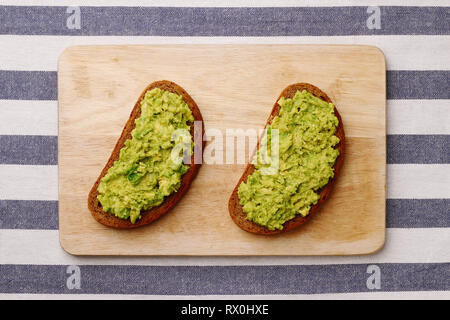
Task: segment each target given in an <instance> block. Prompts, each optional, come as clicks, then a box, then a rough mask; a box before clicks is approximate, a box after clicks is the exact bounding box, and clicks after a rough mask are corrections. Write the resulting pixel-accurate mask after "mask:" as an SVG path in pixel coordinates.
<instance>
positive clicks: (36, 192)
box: [0, 165, 58, 200]
mask: <svg viewBox="0 0 450 320" xmlns="http://www.w3.org/2000/svg"><path fill="white" fill-rule="evenodd" d="M0 181H1V183H0V199H6V200H58V167H57V166H34V165H33V166H31V165H30V166H26V165H0Z"/></svg>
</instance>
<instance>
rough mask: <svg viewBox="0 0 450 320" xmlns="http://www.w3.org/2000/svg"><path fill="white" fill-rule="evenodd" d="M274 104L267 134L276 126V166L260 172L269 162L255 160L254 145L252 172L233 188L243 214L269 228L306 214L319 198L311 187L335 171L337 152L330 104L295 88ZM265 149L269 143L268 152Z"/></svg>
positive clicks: (256, 158)
mask: <svg viewBox="0 0 450 320" xmlns="http://www.w3.org/2000/svg"><path fill="white" fill-rule="evenodd" d="M278 104H279V105H280V107H281V110H280V112H279V115H278V116H276V117H274V118H273V120H272V123H271V125H269V126H267V133H268V134H266V136H268V135H269V134H270V132H271V130H273V129H278V135H279V137H278V139H279V140H278V141H279V146H278V154H279V159H278V166H279V168H278V171H277V172H276V173H274V174H264V171H263V169H264V168H266V167H267V166H270V165H271V163H270V161H269V163H268V162H267V161H259V160H258V159H260V153H261V152H262V151H261V150H258V152H257V154H256V157H255V158H254V160H253V162H252V163H253V164H254V166H255V171H254V172H253V173H252V174H251V175H250V176H248V179H247V182H246V183H245V182H242V183H241V184H240V185H239V188H238V196H239V202H240V204H241V205H242V207H243V211H244V212H245V213H246V214H247V219H248V220H250V221H253V222H255V223H257V224H259V225H262V226H265V227H267V228H268V229H270V230H275V229H278V230H281V229H283V223H285V222H286V221H288V220H290V219H292V218H294V217H295V216H296V215H298V214H300V215H302V216H303V217H304V216H306V215H308V213H309V211H310V209H311V207H312V206H313V205H314V204H316V203H317V201H318V200H319V194H318V193H316V191H317V190H318V189H320V188H321V187H323V186H325V185H326V184H327V183H328V181H329V179H330V178H332V177H333V176H334V171H333V165H334V163H335V161H336V158H337V157H338V156H339V151H338V150H336V149H334V148H333V147H334V146H335V145H336V144H338V143H339V138H338V137H337V136H335V132H336V128H337V126H338V124H339V123H338V119H337V117H336V116H335V114H334V106H333V104H331V103H327V102H325V101H323V100H321V99H319V98H317V97H315V96H313V95H312V94H311V93H309V92H307V91H305V90H304V91H302V92H300V91H297V92H296V94H295V96H294V98H292V99H285V98H281V99H280V100H279V101H278ZM268 139H270V136H269V138H268ZM263 141H264V139H263ZM263 143H264V142H263ZM269 148H270V143H269V142H268V147H267V149H268V150H269V152H270V149H269ZM260 149H261V148H260Z"/></svg>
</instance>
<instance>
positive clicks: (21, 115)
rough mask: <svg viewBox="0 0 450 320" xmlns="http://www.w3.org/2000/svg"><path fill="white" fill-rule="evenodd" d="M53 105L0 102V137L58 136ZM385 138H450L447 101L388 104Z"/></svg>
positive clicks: (449, 105) (404, 101)
mask: <svg viewBox="0 0 450 320" xmlns="http://www.w3.org/2000/svg"><path fill="white" fill-rule="evenodd" d="M57 109H58V107H57V102H56V101H36V100H0V135H50V136H53V135H57V134H58V110H57ZM387 119H388V120H387V132H388V134H450V100H388V102H387Z"/></svg>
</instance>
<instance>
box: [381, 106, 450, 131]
mask: <svg viewBox="0 0 450 320" xmlns="http://www.w3.org/2000/svg"><path fill="white" fill-rule="evenodd" d="M387 133H388V134H450V100H388V103H387Z"/></svg>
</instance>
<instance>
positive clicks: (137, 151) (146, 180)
mask: <svg viewBox="0 0 450 320" xmlns="http://www.w3.org/2000/svg"><path fill="white" fill-rule="evenodd" d="M193 121H194V117H193V115H192V112H191V110H190V109H189V106H188V105H187V104H186V102H184V100H183V98H182V97H181V96H179V95H177V94H174V93H171V92H169V91H164V90H161V89H159V88H155V89H152V90H149V91H147V92H146V93H145V96H144V98H143V99H142V101H141V115H140V116H139V118H137V119H136V120H135V124H136V126H135V128H134V129H133V131H132V132H131V136H132V138H131V139H128V140H127V141H126V142H125V145H124V147H123V148H122V149H121V150H120V156H119V160H118V161H115V162H114V165H113V166H112V167H111V168H109V170H108V172H107V173H106V175H105V176H104V177H103V178H102V179H101V180H100V183H99V185H98V188H97V190H98V193H99V194H98V196H97V199H98V201H100V203H101V205H102V207H103V210H104V211H106V212H109V213H111V214H114V215H115V216H117V217H119V218H121V219H130V221H131V222H132V223H135V222H136V220H138V219H139V218H140V217H141V211H145V210H148V209H150V208H152V207H156V206H158V205H160V204H161V203H162V202H163V201H164V198H165V197H167V196H169V195H170V194H172V193H174V192H176V191H177V190H178V188H179V187H180V182H181V177H182V175H183V174H184V173H186V172H187V171H188V169H189V166H187V165H185V164H183V163H182V161H181V160H182V157H183V152H182V150H181V152H172V150H173V149H174V147H175V145H176V144H179V143H181V142H183V143H188V144H189V145H190V146H191V148H192V145H193V143H192V136H191V134H190V133H189V129H190V126H189V123H191V122H193ZM178 130H180V131H178ZM180 132H181V133H182V134H177V133H180ZM173 154H176V156H175V157H174V156H173Z"/></svg>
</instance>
